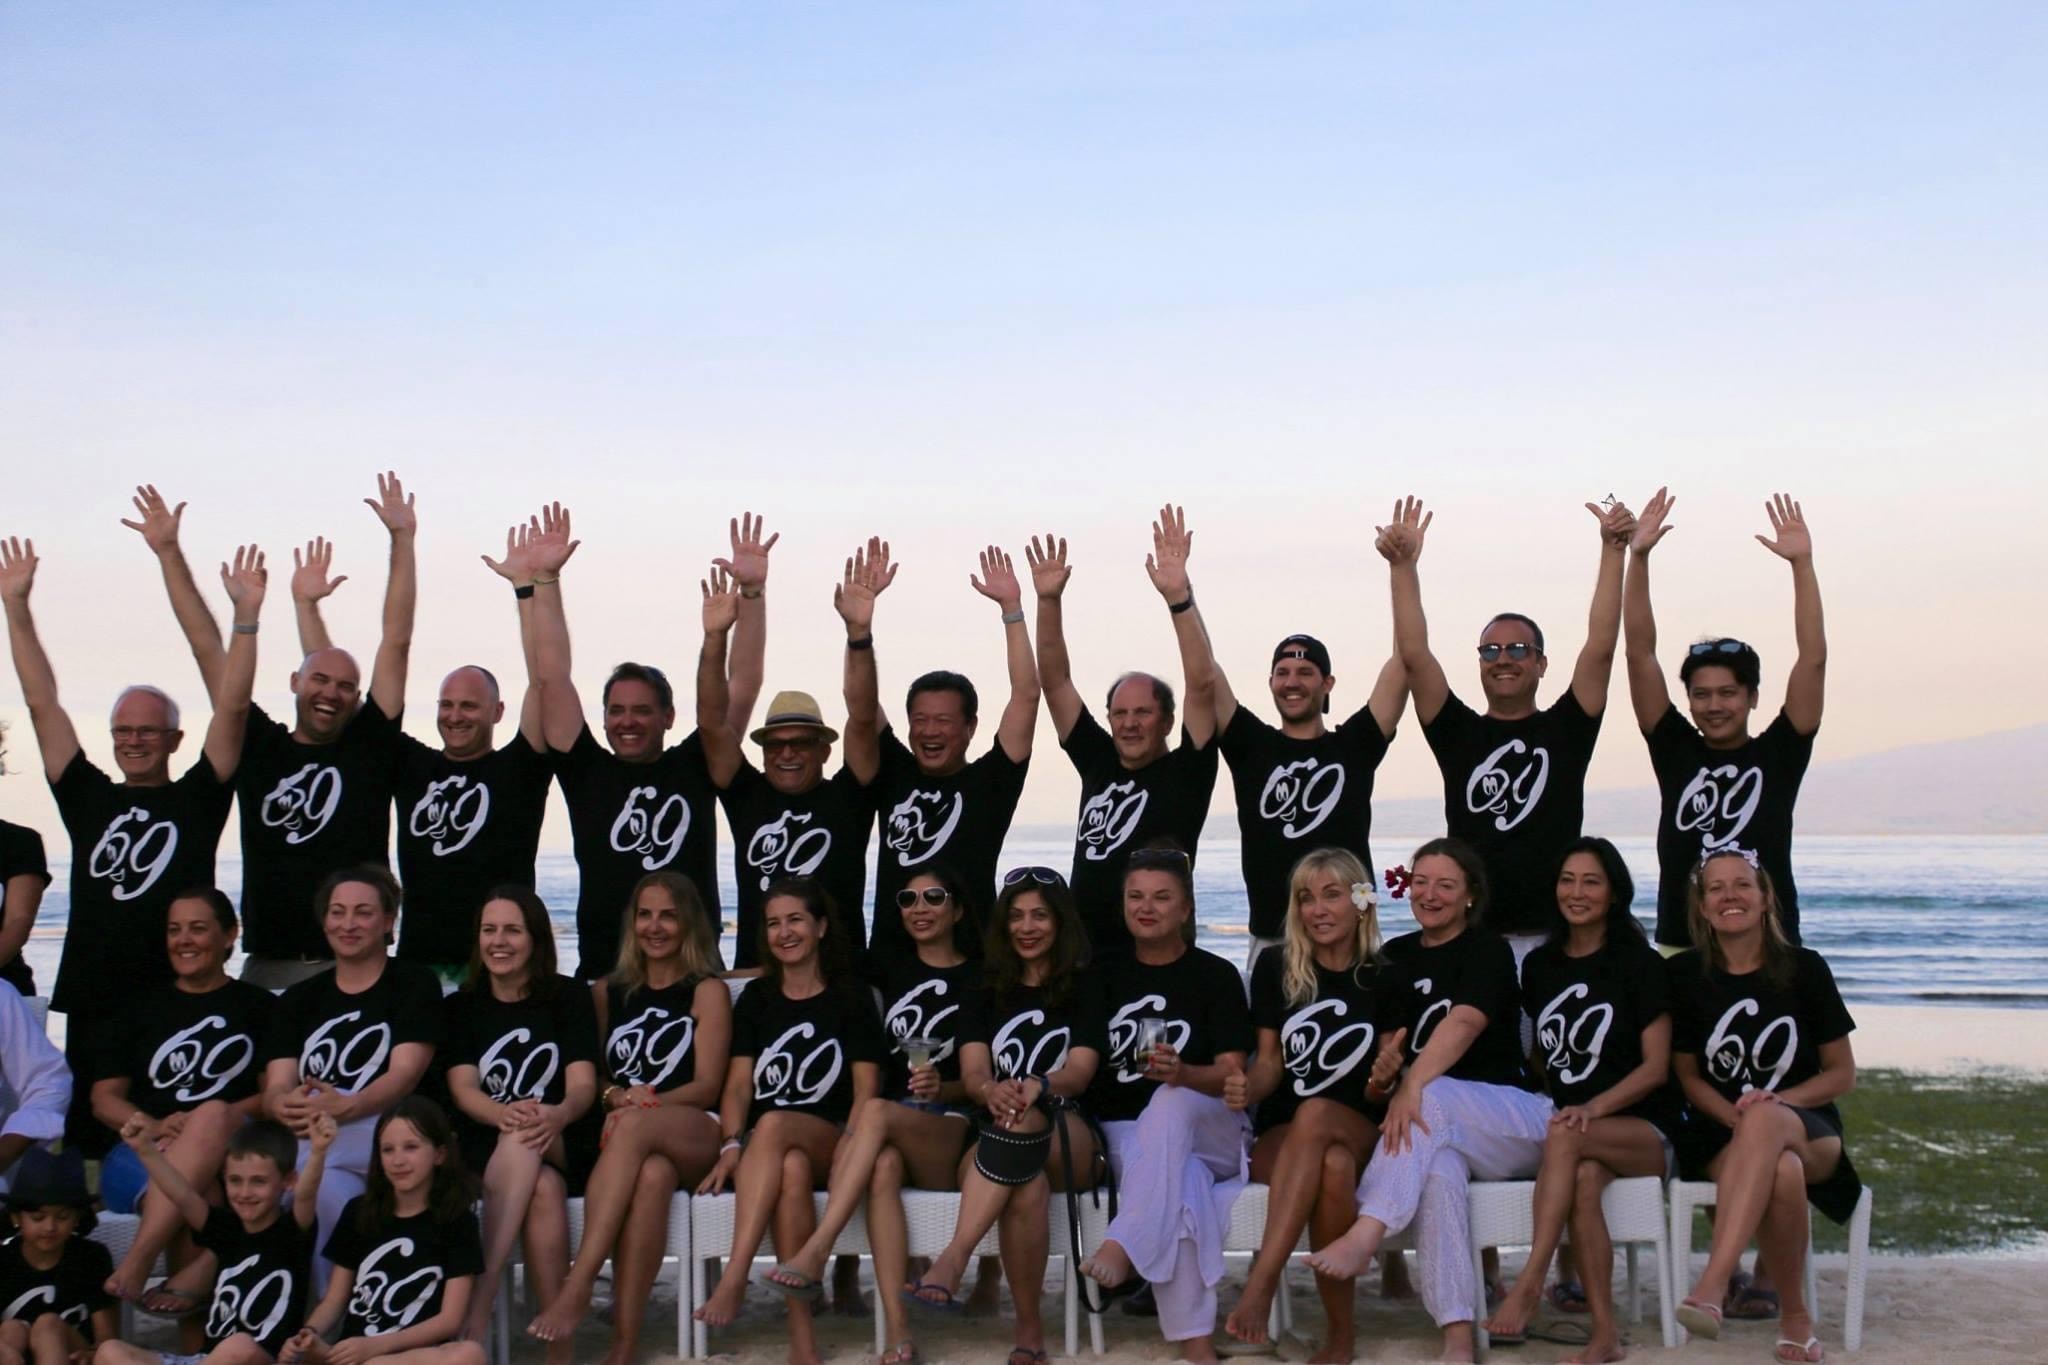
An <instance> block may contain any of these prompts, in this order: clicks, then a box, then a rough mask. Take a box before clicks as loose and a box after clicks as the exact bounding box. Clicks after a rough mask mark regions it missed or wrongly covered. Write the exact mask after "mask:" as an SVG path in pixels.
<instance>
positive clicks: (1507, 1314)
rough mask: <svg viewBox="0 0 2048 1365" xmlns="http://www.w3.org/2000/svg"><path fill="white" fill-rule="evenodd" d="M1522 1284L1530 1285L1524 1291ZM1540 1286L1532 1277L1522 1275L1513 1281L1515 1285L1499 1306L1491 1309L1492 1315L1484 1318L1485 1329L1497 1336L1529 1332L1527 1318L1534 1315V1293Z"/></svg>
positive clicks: (1519, 1335)
mask: <svg viewBox="0 0 2048 1365" xmlns="http://www.w3.org/2000/svg"><path fill="white" fill-rule="evenodd" d="M1524 1285H1529V1286H1531V1287H1530V1288H1529V1289H1528V1290H1527V1291H1526V1292H1525V1291H1524V1289H1523V1286H1524ZM1539 1289H1540V1286H1537V1285H1535V1282H1534V1279H1533V1277H1531V1276H1529V1275H1523V1276H1521V1277H1520V1278H1519V1279H1517V1280H1516V1281H1515V1287H1514V1288H1513V1289H1511V1290H1509V1291H1508V1294H1507V1297H1506V1298H1504V1299H1502V1300H1501V1301H1500V1307H1498V1308H1496V1309H1494V1310H1493V1316H1492V1317H1490V1318H1488V1319H1487V1320H1486V1330H1487V1331H1489V1332H1492V1333H1494V1334H1495V1335H1497V1336H1504V1337H1524V1336H1527V1335H1528V1334H1529V1319H1531V1318H1533V1317H1535V1316H1536V1295H1537V1292H1538V1290H1539Z"/></svg>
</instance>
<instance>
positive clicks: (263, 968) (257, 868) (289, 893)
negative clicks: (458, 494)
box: [128, 474, 419, 990]
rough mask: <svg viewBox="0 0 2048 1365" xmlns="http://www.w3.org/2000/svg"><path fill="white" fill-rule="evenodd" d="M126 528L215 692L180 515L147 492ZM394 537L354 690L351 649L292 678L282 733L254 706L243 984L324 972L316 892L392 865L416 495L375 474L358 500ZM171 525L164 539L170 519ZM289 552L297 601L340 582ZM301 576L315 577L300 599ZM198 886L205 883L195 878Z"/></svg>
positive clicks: (208, 628) (244, 798)
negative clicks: (158, 571)
mask: <svg viewBox="0 0 2048 1365" xmlns="http://www.w3.org/2000/svg"><path fill="white" fill-rule="evenodd" d="M143 494H144V496H143V497H142V498H139V499H138V501H137V505H138V507H139V508H140V510H141V512H142V521H141V523H140V524H138V523H134V522H130V523H128V524H129V525H130V526H133V527H134V528H135V529H136V530H138V531H140V532H141V533H142V536H143V539H144V540H145V541H146V542H147V543H148V544H149V546H150V548H151V549H153V550H156V551H157V559H158V562H159V564H160V566H161V568H162V570H163V576H164V586H165V588H166V589H167V590H168V591H169V593H170V597H171V609H172V610H173V612H175V613H176V615H177V618H178V623H179V625H181V626H183V627H184V630H185V641H186V643H187V644H188V645H189V646H190V647H191V650H192V657H193V659H194V660H195V661H196V662H197V663H198V665H199V675H200V677H201V678H203V679H204V680H205V682H206V689H207V691H208V692H209V693H211V694H213V695H214V696H215V697H218V696H219V695H220V678H221V670H222V669H223V667H224V666H225V654H224V651H222V649H221V646H220V633H219V628H218V627H217V626H216V625H215V624H214V621H213V618H212V616H211V615H210V614H209V613H208V612H207V610H206V604H205V603H204V602H202V601H200V599H199V592H198V589H197V587H196V586H195V585H194V584H193V582H192V575H191V571H190V570H189V569H187V568H186V567H185V564H184V560H183V558H182V556H178V555H176V554H175V553H167V552H166V550H167V549H168V550H170V551H173V552H174V551H175V549H176V543H177V535H176V516H177V514H176V513H175V512H173V513H166V512H165V511H164V507H163V500H162V499H161V498H158V497H156V496H155V492H154V490H152V489H145V490H143ZM363 501H364V502H365V503H367V504H368V505H369V508H370V510H371V511H372V512H375V513H376V514H377V520H379V521H380V522H382V523H383V524H384V529H385V530H386V531H387V532H388V533H389V534H390V536H391V568H390V575H389V577H388V579H387V580H386V583H385V588H384V628H383V637H382V639H381V640H380V641H379V642H378V645H377V658H376V663H375V664H374V666H373V669H372V672H371V675H370V692H369V696H368V697H367V698H366V697H364V696H363V695H362V690H361V689H362V670H361V669H360V668H359V667H357V665H356V661H355V658H354V657H353V656H352V655H350V654H349V653H348V651H347V650H342V649H334V648H331V647H330V648H325V649H319V650H315V651H313V652H311V653H309V654H307V655H306V656H305V658H304V660H303V661H302V662H301V663H300V664H299V667H298V669H297V671H295V672H294V673H293V674H292V696H293V699H294V701H295V703H296V708H295V714H294V717H293V724H292V726H291V728H290V729H286V728H285V726H284V725H283V724H282V723H281V722H279V721H276V720H273V719H272V718H271V717H270V715H269V713H268V712H266V711H264V709H263V708H262V707H260V706H252V707H250V708H249V734H248V739H247V740H246V742H245V743H244V745H243V751H242V766H241V768H240V770H239V771H238V772H237V773H236V775H235V795H236V797H237V799H238V800H239V802H240V804H241V809H242V816H241V820H242V824H241V829H242V925H243V944H244V946H245V947H246V949H247V951H248V954H249V956H248V960H247V961H246V962H245V963H244V964H243V966H242V979H243V980H244V981H248V982H251V983H252V984H254V985H258V986H262V987H264V988H265V989H267V990H282V989H283V988H285V987H287V986H290V985H294V984H296V983H297V982H300V981H303V980H305V979H306V978H308V977H310V976H314V975H317V974H318V973H319V972H321V971H323V970H325V968H326V966H327V963H328V961H329V960H330V958H331V956H332V955H331V953H330V951H329V949H328V946H327V938H326V935H325V934H323V933H322V932H321V928H320V911H319V909H318V908H317V907H316V906H315V905H314V904H313V899H314V896H315V895H316V894H317V893H318V891H319V888H320V883H321V882H322V881H324V880H326V878H327V875H328V874H329V873H331V872H333V871H334V870H336V869H337V868H342V867H353V866H356V865H358V864H361V863H375V864H378V865H380V866H381V865H383V864H385V863H386V862H388V861H389V859H390V852H389V849H390V843H391V772H392V765H393V761H394V757H395V755H396V751H397V739H398V725H399V720H400V716H401V713H402V710H403V707H404V705H405V671H406V665H407V661H408V659H409V658H410V656H411V652H412V621H413V602H414V598H415V595H416V579H415V565H414V560H413V537H414V533H415V532H416V531H417V529H418V526H419V521H418V518H417V516H416V515H415V513H414V509H413V499H412V496H411V495H410V494H408V493H407V492H406V491H405V487H404V485H403V484H401V483H400V482H399V478H398V475H396V474H380V475H378V476H377V496H376V497H375V498H365V499H363ZM179 506H180V509H181V510H182V508H183V504H182V503H181V504H180V505H179ZM166 518H168V519H169V521H170V523H171V524H170V526H169V528H168V535H166V533H165V526H164V523H165V520H166ZM308 548H309V551H310V553H309V554H308V555H307V556H306V557H304V558H303V559H302V558H301V556H300V555H299V554H298V553H297V552H294V554H293V556H292V558H293V561H294V563H295V564H296V565H297V568H296V569H295V571H294V573H293V582H294V586H293V597H294V599H295V600H299V601H305V600H312V601H317V600H318V599H319V598H320V597H324V596H326V594H327V593H329V592H332V591H333V590H334V589H335V588H336V587H337V586H339V585H340V584H341V583H342V582H343V581H344V580H343V579H339V578H336V579H330V578H328V576H327V569H328V567H329V562H330V560H331V551H330V550H328V548H327V545H326V542H325V541H324V540H317V541H315V542H314V543H313V545H312V546H310V547H308ZM301 575H309V576H310V577H311V578H313V579H317V580H318V583H317V584H310V583H309V585H308V586H306V587H305V588H304V589H303V590H301V587H300V585H299V581H298V580H299V578H300V576H301ZM202 885H203V883H202Z"/></svg>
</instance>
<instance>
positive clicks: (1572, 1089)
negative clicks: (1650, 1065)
mask: <svg viewBox="0 0 2048 1365" xmlns="http://www.w3.org/2000/svg"><path fill="white" fill-rule="evenodd" d="M1522 1009H1523V1011H1524V1012H1526V1013H1527V1014H1528V1016H1529V1018H1530V1019H1531V1020H1533V1021H1534V1024H1535V1030H1536V1057H1537V1063H1538V1065H1539V1066H1540V1067H1541V1068H1542V1071H1543V1078H1544V1081H1545V1088H1546V1089H1547V1090H1548V1091H1549V1092H1550V1098H1551V1099H1552V1100H1553V1101H1555V1102H1556V1104H1557V1106H1558V1107H1559V1108H1564V1107H1566V1106H1568V1105H1574V1104H1586V1103H1589V1102H1591V1101H1592V1100H1593V1099H1594V1098H1596V1097H1598V1096H1600V1095H1604V1094H1605V1093H1607V1092H1608V1091H1609V1090H1611V1089H1613V1088H1614V1087H1615V1086H1616V1085H1617V1084H1619V1083H1620V1082H1621V1080H1622V1079H1623V1078H1624V1077H1626V1076H1627V1075H1628V1074H1629V1073H1630V1072H1631V1071H1634V1070H1635V1069H1636V1068H1637V1067H1639V1066H1641V1065H1642V1064H1643V1030H1644V1029H1646V1028H1648V1027H1649V1026H1650V1025H1652V1024H1654V1023H1656V1022H1657V1019H1658V1018H1659V1016H1661V1015H1666V1014H1669V1013H1670V1012H1671V991H1670V988H1669V985H1668V983H1667V981H1666V978H1665V972H1664V959H1663V958H1662V957H1661V956H1660V955H1659V954H1658V952H1657V950H1656V949H1655V948H1652V947H1651V946H1650V945H1649V944H1647V943H1643V942H1641V941H1639V940H1632V939H1617V938H1609V939H1608V941H1607V943H1606V944H1605V945H1604V946H1603V947H1602V948H1601V949H1600V951H1598V952H1596V953H1590V954H1588V955H1587V956H1585V957H1572V956H1571V955H1569V954H1568V953H1566V952H1565V950H1564V945H1563V944H1562V943H1543V944H1539V945H1537V947H1536V948H1535V949H1534V950H1532V951H1531V952H1530V954H1529V956H1528V957H1527V958H1525V959H1523V962H1522ZM1621 1112H1622V1113H1623V1114H1626V1115H1628V1116H1630V1117H1632V1118H1640V1119H1648V1120H1649V1121H1650V1122H1652V1123H1654V1124H1656V1125H1657V1126H1658V1127H1659V1128H1661V1129H1663V1130H1664V1131H1665V1132H1666V1133H1669V1132H1670V1131H1671V1123H1672V1120H1673V1118H1674V1116H1675V1114H1676V1112H1677V1097H1676V1095H1675V1094H1674V1092H1673V1090H1672V1088H1671V1086H1670V1085H1669V1084H1668V1083H1667V1084H1665V1085H1661V1086H1659V1087H1658V1088H1657V1089H1656V1090H1653V1091H1651V1092H1650V1094H1648V1095H1647V1096H1645V1097H1644V1098H1642V1099H1640V1100H1638V1101H1636V1102H1635V1103H1634V1104H1632V1105H1630V1106H1629V1107H1628V1108H1627V1109H1624V1110H1622V1111H1621Z"/></svg>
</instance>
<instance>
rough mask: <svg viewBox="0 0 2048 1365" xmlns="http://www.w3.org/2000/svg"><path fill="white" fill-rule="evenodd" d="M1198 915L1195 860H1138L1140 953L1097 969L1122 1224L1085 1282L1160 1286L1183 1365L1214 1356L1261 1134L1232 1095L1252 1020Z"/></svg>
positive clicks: (1130, 882) (1100, 1082) (1115, 1221)
mask: <svg viewBox="0 0 2048 1365" xmlns="http://www.w3.org/2000/svg"><path fill="white" fill-rule="evenodd" d="M1194 913H1195V888H1194V877H1193V868H1192V865H1191V864H1190V863H1189V861H1188V856H1187V854H1185V853H1182V852H1181V851H1180V850H1178V849H1170V848H1146V849H1139V850H1137V851H1136V852H1134V853H1132V854H1131V856H1130V861H1129V862H1127V863H1126V864H1125V871H1124V924H1125V926H1126V927H1127V928H1129V930H1130V933H1131V939H1132V944H1131V946H1130V947H1129V948H1128V949H1124V950H1122V951H1117V952H1111V953H1105V954H1104V955H1103V958H1102V960H1101V961H1100V962H1099V963H1098V964H1097V965H1096V973H1097V979H1098V980H1099V981H1100V983H1101V990H1102V997H1103V1012H1104V1015H1105V1017H1106V1018H1107V1021H1108V1032H1109V1047H1110V1051H1109V1055H1108V1056H1107V1057H1106V1058H1104V1060H1103V1064H1102V1066H1101V1068H1100V1069H1099V1070H1097V1072H1096V1074H1095V1083H1094V1085H1092V1086H1091V1087H1090V1088H1089V1091H1088V1099H1087V1103H1088V1106H1089V1109H1090V1112H1092V1113H1094V1114H1095V1115H1096V1116H1097V1117H1099V1118H1100V1119H1101V1120H1102V1127H1103V1132H1104V1134H1105V1136H1107V1138H1108V1140H1109V1160H1110V1165H1111V1167H1112V1168H1113V1169H1114V1171H1115V1173H1116V1181H1117V1184H1116V1216H1115V1217H1114V1218H1112V1219H1111V1220H1110V1223H1109V1236H1108V1237H1107V1238H1106V1239H1105V1240H1104V1241H1103V1243H1102V1245H1101V1246H1099V1247H1097V1248H1096V1249H1095V1254H1094V1255H1092V1256H1090V1257H1089V1258H1088V1259H1087V1260H1085V1261H1083V1262H1082V1263H1081V1273H1082V1274H1083V1275H1086V1276H1087V1277H1088V1278H1089V1279H1091V1280H1093V1281H1094V1282H1095V1283H1096V1284H1099V1285H1101V1286H1102V1287H1103V1288H1104V1289H1106V1290H1109V1291H1112V1292H1111V1295H1110V1297H1114V1296H1115V1295H1116V1294H1119V1293H1124V1292H1128V1291H1130V1290H1133V1289H1135V1288H1136V1287H1137V1286H1138V1284H1139V1283H1140V1282H1149V1283H1150V1284H1151V1286H1152V1298H1153V1302H1154V1303H1155V1304H1156V1305H1157V1306H1158V1309H1159V1331H1160V1334H1161V1335H1162V1336H1164V1337H1165V1338H1166V1339H1167V1340H1168V1341H1171V1342H1176V1343H1178V1344H1179V1346H1180V1354H1181V1357H1182V1358H1183V1359H1186V1360H1214V1359H1216V1348H1215V1346H1214V1345H1213V1344H1212V1343H1211V1342H1210V1340H1209V1336H1210V1334H1211V1333H1212V1332H1214V1331H1215V1330H1216V1285H1217V1282H1218V1281H1220V1280H1221V1279H1222V1278H1223V1231H1224V1228H1225V1227H1227V1226H1228V1224H1229V1217H1230V1205H1231V1203H1232V1202H1233V1201H1234V1200H1235V1199H1236V1198H1237V1195H1238V1192H1239V1191H1240V1190H1242V1189H1243V1188H1244V1179H1245V1145H1246V1140H1247V1139H1248V1138H1249V1137H1250V1125H1249V1124H1248V1123H1247V1122H1246V1120H1245V1116H1244V1115H1243V1114H1242V1113H1241V1112H1238V1111H1236V1110H1233V1109H1231V1108H1229V1107H1228V1106H1227V1105H1225V1104H1224V1102H1223V1087H1224V1085H1225V1083H1226V1082H1227V1081H1228V1079H1229V1078H1230V1077H1231V1076H1232V1075H1235V1074H1237V1073H1240V1072H1242V1071H1243V1070H1244V1066H1245V1057H1246V1054H1247V1053H1248V1052H1249V1051H1250V1050H1251V1045H1252V1021H1251V1011H1250V1010H1249V1008H1248V1007H1247V1005H1246V1003H1245V994H1244V978H1243V977H1241V976H1239V975H1238V972H1237V968H1236V967H1235V966H1233V965H1232V964H1230V963H1228V962H1226V961H1224V960H1223V959H1222V958H1220V957H1218V956H1216V955H1215V954H1214V953H1210V952H1206V951H1204V950H1203V949H1201V948H1197V947H1195V946H1194V944H1193V943H1192V942H1191V941H1190V940H1192V939H1193V937H1194V934H1193V932H1192V930H1193V925H1194Z"/></svg>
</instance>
